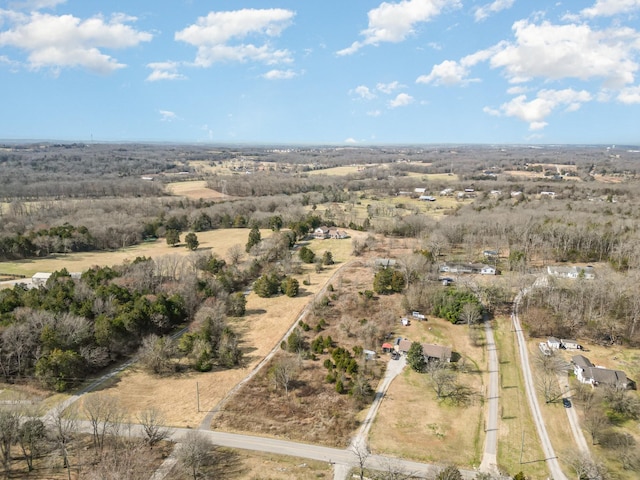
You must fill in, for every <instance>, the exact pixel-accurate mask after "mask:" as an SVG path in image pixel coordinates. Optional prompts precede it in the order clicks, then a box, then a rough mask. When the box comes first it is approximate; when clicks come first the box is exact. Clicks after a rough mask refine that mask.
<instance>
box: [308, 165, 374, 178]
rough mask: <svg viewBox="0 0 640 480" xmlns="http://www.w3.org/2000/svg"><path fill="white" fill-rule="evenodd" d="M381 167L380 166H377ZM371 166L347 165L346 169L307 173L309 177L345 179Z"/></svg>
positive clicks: (327, 169) (329, 169)
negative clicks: (324, 176)
mask: <svg viewBox="0 0 640 480" xmlns="http://www.w3.org/2000/svg"><path fill="white" fill-rule="evenodd" d="M377 166H379V165H377ZM367 167H371V165H347V166H344V167H333V168H323V169H320V170H311V171H309V172H307V175H326V176H328V177H343V176H345V175H350V174H352V173H358V172H360V171H362V170H365V169H366V168H367Z"/></svg>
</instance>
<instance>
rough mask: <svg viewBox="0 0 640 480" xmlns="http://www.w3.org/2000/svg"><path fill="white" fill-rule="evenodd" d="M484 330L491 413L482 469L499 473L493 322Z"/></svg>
mask: <svg viewBox="0 0 640 480" xmlns="http://www.w3.org/2000/svg"><path fill="white" fill-rule="evenodd" d="M484 332H485V338H486V344H487V351H488V352H489V392H488V396H487V400H488V410H489V415H488V417H487V424H486V427H485V432H486V434H485V435H486V439H485V443H484V453H483V455H482V462H481V463H480V470H481V471H482V472H486V473H492V474H494V475H497V474H498V401H499V394H498V385H499V382H500V378H499V374H498V350H497V348H496V342H495V339H494V337H493V329H492V328H491V322H485V324H484Z"/></svg>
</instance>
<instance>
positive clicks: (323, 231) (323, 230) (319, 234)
mask: <svg viewBox="0 0 640 480" xmlns="http://www.w3.org/2000/svg"><path fill="white" fill-rule="evenodd" d="M313 238H315V239H317V240H324V239H325V238H329V227H325V226H321V227H318V228H316V229H315V230H314V231H313Z"/></svg>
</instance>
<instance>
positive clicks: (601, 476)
mask: <svg viewBox="0 0 640 480" xmlns="http://www.w3.org/2000/svg"><path fill="white" fill-rule="evenodd" d="M569 465H571V467H572V468H573V469H574V470H575V472H576V476H577V477H578V478H587V479H589V480H608V479H609V478H610V476H609V473H608V472H607V469H606V467H605V466H604V465H602V464H600V463H596V461H595V460H594V459H593V458H591V456H590V455H586V454H585V455H577V456H575V457H573V458H570V459H569Z"/></svg>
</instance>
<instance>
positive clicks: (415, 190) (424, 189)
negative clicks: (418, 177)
mask: <svg viewBox="0 0 640 480" xmlns="http://www.w3.org/2000/svg"><path fill="white" fill-rule="evenodd" d="M413 191H414V192H415V193H425V192H426V191H427V189H426V188H422V187H418V188H414V189H413Z"/></svg>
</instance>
